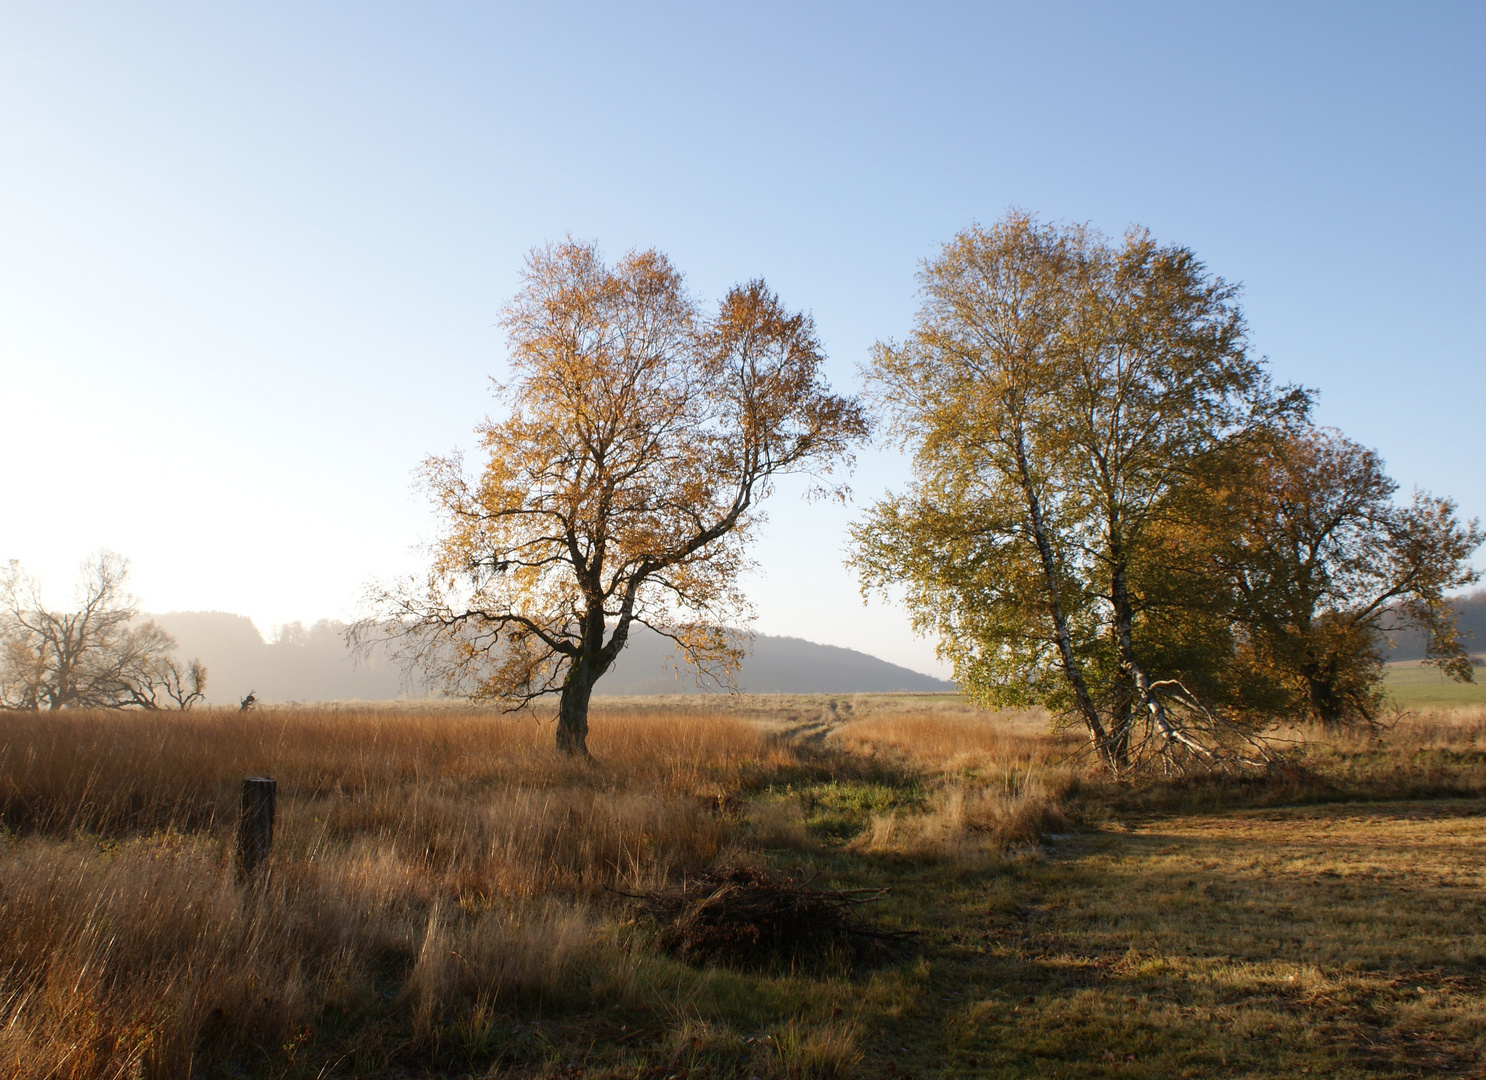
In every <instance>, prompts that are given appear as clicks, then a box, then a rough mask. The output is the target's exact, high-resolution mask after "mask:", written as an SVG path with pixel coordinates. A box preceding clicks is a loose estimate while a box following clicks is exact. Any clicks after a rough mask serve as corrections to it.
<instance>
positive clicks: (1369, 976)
mask: <svg viewBox="0 0 1486 1080" xmlns="http://www.w3.org/2000/svg"><path fill="white" fill-rule="evenodd" d="M1047 720H1048V718H1047V717H1046V716H1042V715H1038V714H1008V715H998V714H988V713H983V712H979V711H977V710H974V709H971V708H969V707H968V706H966V705H965V704H964V702H963V701H961V700H958V699H956V698H953V697H951V696H933V697H930V696H927V695H925V696H915V695H881V696H877V695H835V696H829V695H795V696H780V697H778V698H767V697H757V696H756V697H745V696H741V695H740V696H736V697H718V698H716V699H708V700H703V701H698V700H697V699H680V700H677V701H668V702H665V703H657V702H655V701H653V700H652V701H637V700H630V701H621V700H617V699H616V700H613V701H607V702H603V703H601V706H600V708H599V709H598V710H597V711H596V712H595V715H594V717H593V723H592V733H591V736H590V745H591V747H592V749H593V751H594V754H595V759H594V761H593V762H591V763H586V764H585V763H578V762H573V761H570V760H566V759H563V758H561V757H559V756H557V755H556V754H555V753H554V752H553V750H552V728H551V725H550V723H539V722H538V721H537V720H535V719H533V718H532V717H502V716H500V715H499V714H495V713H491V712H486V711H474V710H468V709H457V708H439V709H423V710H414V711H409V710H406V709H389V708H377V709H314V710H307V709H271V710H266V711H264V712H262V713H259V714H247V715H240V714H237V713H235V712H231V713H229V712H211V713H193V714H190V715H187V716H180V715H141V714H125V715H120V714H82V713H66V714H61V715H56V716H51V715H43V716H35V715H31V716H26V715H18V714H6V715H0V815H3V826H4V828H3V840H0V1075H3V1076H7V1077H8V1076H15V1077H18V1078H33V1077H35V1078H40V1077H48V1078H51V1077H76V1078H83V1077H105V1076H106V1077H129V1076H139V1077H141V1078H144V1077H152V1078H153V1077H158V1078H167V1077H186V1076H215V1075H239V1074H241V1075H248V1076H254V1077H275V1078H277V1077H285V1078H287V1077H299V1076H303V1077H313V1076H321V1075H323V1076H327V1077H328V1076H363V1077H391V1076H394V1075H398V1074H400V1073H401V1074H404V1075H408V1076H421V1075H471V1076H495V1075H502V1076H505V1075H512V1076H557V1075H564V1076H574V1075H576V1074H575V1073H574V1072H573V1071H572V1070H571V1069H569V1064H570V1063H572V1064H573V1067H574V1068H581V1069H582V1070H584V1075H585V1076H588V1077H604V1076H613V1077H626V1078H632V1077H637V1076H645V1075H650V1072H649V1070H652V1069H660V1070H662V1071H661V1072H660V1073H657V1074H655V1075H667V1076H668V1075H676V1076H693V1077H698V1078H700V1077H702V1076H714V1077H723V1076H738V1077H751V1076H759V1077H766V1076H767V1077H822V1078H823V1077H831V1076H840V1077H848V1076H861V1077H870V1076H888V1075H905V1074H906V1075H922V1074H931V1075H965V1076H986V1075H992V1076H1008V1077H1010V1076H1018V1077H1019V1076H1025V1075H1034V1074H1036V1075H1059V1076H1118V1075H1129V1076H1153V1077H1154V1076H1162V1077H1164V1076H1181V1075H1194V1076H1196V1075H1203V1076H1206V1075H1235V1076H1276V1077H1279V1076H1294V1075H1301V1074H1302V1073H1303V1070H1305V1069H1309V1070H1310V1073H1309V1075H1325V1074H1328V1073H1329V1074H1333V1075H1348V1076H1352V1075H1375V1076H1399V1075H1414V1074H1416V1073H1417V1072H1418V1071H1420V1070H1421V1069H1425V1068H1426V1067H1427V1068H1428V1069H1430V1070H1435V1071H1441V1070H1442V1071H1445V1072H1446V1073H1448V1072H1451V1071H1454V1072H1457V1073H1468V1072H1469V1071H1470V1070H1471V1069H1475V1068H1477V1067H1478V1066H1479V1065H1480V1063H1481V1061H1482V1060H1483V1054H1486V1021H1483V1008H1482V1005H1481V1002H1482V1001H1483V1000H1486V994H1483V990H1486V939H1483V934H1486V931H1483V929H1482V927H1483V926H1486V921H1483V916H1486V907H1483V901H1482V900H1481V899H1480V898H1481V897H1482V896H1483V895H1486V892H1483V886H1486V879H1483V871H1482V869H1481V867H1482V866H1483V865H1486V858H1483V857H1482V856H1483V855H1486V825H1483V822H1486V803H1483V801H1482V798H1481V796H1482V794H1483V793H1486V709H1463V710H1462V709H1457V710H1449V711H1433V712H1430V711H1423V710H1416V711H1415V712H1413V713H1410V714H1406V715H1404V716H1402V717H1400V718H1395V719H1394V722H1393V726H1392V727H1391V728H1389V729H1388V730H1386V731H1382V732H1377V733H1357V734H1352V735H1345V736H1340V737H1331V736H1326V735H1324V734H1323V733H1320V732H1317V731H1315V730H1310V729H1295V730H1293V731H1286V732H1281V733H1279V735H1280V737H1281V742H1280V743H1279V744H1278V745H1279V746H1280V747H1281V750H1282V755H1283V759H1284V763H1283V765H1282V766H1281V767H1280V768H1279V769H1277V770H1276V771H1275V772H1273V773H1272V774H1269V775H1265V776H1251V777H1247V778H1235V779H1231V780H1221V781H1220V780H1212V781H1200V782H1190V781H1189V782H1170V783H1164V784H1154V783H1146V784H1143V785H1141V786H1138V787H1131V786H1128V785H1112V784H1111V783H1110V782H1109V781H1107V780H1106V779H1103V778H1101V777H1100V776H1099V775H1098V774H1096V773H1094V772H1092V771H1090V768H1089V765H1088V762H1087V755H1085V754H1084V753H1083V752H1082V748H1081V744H1080V742H1079V740H1077V739H1075V738H1071V737H1065V736H1055V735H1051V734H1049V733H1048V732H1047ZM258 773H265V774H268V775H273V776H275V777H276V778H277V779H278V781H279V785H280V786H279V790H280V807H279V818H278V822H277V829H276V841H275V850H274V856H273V859H272V862H271V866H270V870H269V872H268V874H267V876H266V877H265V878H264V879H263V880H261V881H259V882H258V883H256V884H245V883H243V882H241V881H239V879H238V877H237V875H236V872H235V867H234V864H233V859H232V847H233V827H234V822H235V815H236V807H237V799H238V793H239V784H240V781H241V778H242V777H243V776H244V775H250V774H258ZM1389 800H1392V801H1389ZM736 858H745V859H764V860H768V861H771V862H773V863H774V864H776V865H777V866H779V867H780V868H782V869H785V870H787V871H788V872H789V873H792V874H798V875H804V876H811V875H819V877H818V879H817V880H818V881H820V882H822V883H830V884H832V885H836V886H840V887H865V888H874V889H884V888H885V889H887V890H888V892H887V893H886V895H885V896H884V897H883V898H882V899H881V900H880V901H878V902H877V903H876V904H875V905H874V906H873V909H874V910H875V911H876V913H877V917H878V918H879V919H881V920H882V921H883V923H884V924H885V925H886V926H888V927H889V928H893V929H902V930H911V931H914V932H915V933H916V937H914V938H913V939H912V943H911V944H910V945H908V946H907V947H905V948H904V949H903V950H902V951H901V953H900V954H897V955H894V956H888V957H884V958H882V959H880V960H879V961H878V962H876V963H874V964H865V965H856V966H853V965H851V964H847V963H845V962H844V961H843V962H842V963H839V964H837V963H834V962H830V963H826V964H825V965H824V966H819V965H817V966H815V967H811V968H809V969H808V970H807V969H804V968H796V967H793V966H791V965H789V964H787V963H786V964H782V965H779V966H776V967H774V968H770V969H766V970H762V971H732V970H724V969H700V970H699V969H696V968H693V967H690V966H687V965H685V964H682V963H680V962H678V961H676V960H673V959H671V958H669V957H667V956H664V955H662V954H660V953H659V952H657V950H656V942H655V935H654V934H653V932H652V930H651V929H650V928H649V926H648V924H647V923H646V922H645V921H644V920H643V919H639V918H637V917H636V915H635V911H634V909H633V907H632V906H631V903H630V901H629V900H628V899H627V898H626V895H625V894H627V893H633V892H643V891H647V890H652V889H660V888H664V887H667V885H668V884H670V885H673V884H674V883H676V882H677V881H679V880H680V879H682V878H685V877H688V876H694V875H696V874H698V873H700V872H702V871H704V870H705V869H707V868H708V867H710V866H713V865H715V864H716V863H717V862H718V861H720V860H726V859H736ZM564 1070H567V1071H566V1072H565V1071H564Z"/></svg>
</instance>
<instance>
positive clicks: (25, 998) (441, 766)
mask: <svg viewBox="0 0 1486 1080" xmlns="http://www.w3.org/2000/svg"><path fill="white" fill-rule="evenodd" d="M0 723H3V728H0V730H3V740H0V814H3V822H4V824H5V827H6V830H7V840H6V842H5V844H4V847H3V851H0V972H3V974H0V1075H6V1076H14V1077H18V1078H19V1077H30V1076H36V1077H42V1076H45V1077H92V1076H104V1075H118V1076H128V1075H131V1074H132V1073H134V1072H136V1071H139V1070H143V1072H144V1073H146V1074H149V1075H159V1076H186V1075H191V1074H192V1073H193V1071H195V1070H196V1068H197V1062H198V1059H199V1058H200V1057H201V1055H203V1054H205V1055H207V1057H208V1058H211V1057H213V1056H215V1057H217V1058H220V1057H222V1056H224V1055H232V1054H237V1055H242V1054H249V1055H253V1054H255V1053H257V1054H262V1055H264V1056H266V1058H267V1059H270V1060H272V1059H275V1058H281V1057H283V1056H284V1055H285V1054H289V1055H290V1056H292V1051H294V1049H295V1040H296V1039H298V1038H300V1034H299V1033H300V1032H302V1030H303V1029H304V1028H305V1026H306V1025H307V1024H308V1023H309V1022H310V1020H311V1018H314V1017H318V1016H320V1015H321V1014H322V1013H324V1012H325V1010H326V1009H331V1010H332V1011H334V1010H341V1011H342V1012H344V1013H346V1014H348V1015H349V1014H354V1013H361V1012H364V1011H365V1010H366V1009H367V1007H368V1002H372V1001H374V1000H375V999H376V998H377V997H378V996H379V995H382V994H384V993H386V992H388V990H387V987H389V986H391V987H394V988H395V989H394V991H392V992H394V993H395V995H396V997H397V998H398V1000H399V1001H401V1002H403V1003H405V1004H406V1006H407V1008H408V1009H409V1010H411V1013H412V1015H413V1017H414V1025H413V1026H414V1029H415V1032H414V1034H415V1035H418V1036H431V1035H432V1033H433V1032H434V1031H435V1029H436V1028H437V1027H438V1026H439V1025H440V1024H441V1023H442V1022H443V1020H444V1019H445V1013H446V1012H447V1011H448V1010H450V1009H456V1008H464V1007H466V1006H468V1005H470V1004H471V1003H478V1004H479V1005H480V1006H481V1007H489V1006H490V1005H492V1004H496V1003H504V1002H508V1001H512V1000H522V999H524V998H533V999H541V1000H562V1001H577V1002H582V1001H586V1000H589V999H591V998H592V996H593V994H594V993H595V992H600V994H601V996H602V994H603V993H612V992H614V987H615V986H621V985H622V984H623V981H624V972H625V970H626V968H627V967H628V966H630V964H631V960H630V957H629V956H628V954H627V953H626V952H625V951H624V949H622V948H621V947H620V946H619V945H617V944H616V943H615V941H614V935H613V932H612V927H610V926H608V925H606V924H605V923H604V920H603V919H602V918H601V917H600V916H599V915H598V914H596V913H595V912H594V911H593V910H592V901H593V900H594V898H595V897H599V896H601V895H602V893H603V891H604V890H605V889H606V888H609V887H612V888H619V889H624V890H636V889H647V888H654V887H657V886H659V885H660V884H662V883H664V882H665V881H667V880H668V879H670V878H672V877H674V876H676V875H677V874H680V873H686V872H698V871H700V870H703V869H705V868H706V867H707V866H708V865H709V864H711V863H712V862H713V861H714V860H715V859H716V858H717V857H718V855H719V853H720V852H722V851H723V849H724V847H725V846H726V845H727V844H728V843H730V842H731V841H732V839H733V836H734V834H735V833H736V832H737V831H738V828H739V826H738V825H737V823H736V822H734V821H730V820H729V819H728V818H727V817H725V816H724V815H722V814H721V813H719V805H720V800H721V799H723V798H725V797H726V795H727V794H728V793H729V792H732V791H736V790H737V789H738V788H739V787H740V786H742V785H743V784H746V783H747V782H749V781H750V780H751V779H752V778H753V777H755V776H756V775H757V774H758V773H760V772H761V771H762V770H766V769H769V768H771V767H774V766H776V765H778V764H780V763H781V762H782V761H784V760H786V759H787V757H788V754H787V751H785V750H783V749H781V748H780V747H778V746H777V745H775V744H773V743H771V742H770V741H769V740H768V739H767V738H766V737H765V736H764V734H763V733H762V732H761V731H760V730H759V729H758V728H757V727H756V726H754V725H750V724H747V723H746V722H743V721H741V720H736V719H733V720H728V719H726V718H713V719H712V720H710V721H709V722H707V723H697V722H696V721H695V720H693V719H691V718H687V717H684V716H677V715H675V714H663V713H643V712H642V713H629V714H626V715H623V716H618V717H614V718H609V719H606V720H604V721H603V722H598V723H596V724H595V733H594V737H593V739H592V747H593V750H594V753H595V756H596V760H595V762H594V763H592V764H584V763H577V762H572V761H567V760H564V759H561V758H559V757H557V756H556V755H555V754H554V753H553V752H552V751H551V750H550V749H549V739H550V732H551V729H550V726H541V725H538V724H537V723H536V722H535V721H534V720H531V719H529V718H528V719H513V718H506V717H500V716H496V715H491V714H489V713H478V712H453V711H449V710H439V711H436V712H431V713H424V714H396V713H388V712H385V711H382V710H369V711H357V710H336V711H313V710H305V711H295V712H289V711H273V712H266V713H263V714H260V715H252V714H248V715H240V714H237V713H225V712H213V713H193V714H189V715H184V716H183V715H180V714H170V715H166V714H138V713H104V714H87V713H66V714H63V715H60V716H49V715H41V716H36V715H14V714H12V715H7V716H5V717H4V718H3V722H0ZM260 773H261V774H266V775H272V776H274V777H275V778H277V780H278V782H279V791H280V793H281V796H280V805H279V814H278V820H277V823H276V833H277V841H276V845H275V852H274V855H273V859H272V865H271V868H270V870H269V872H268V876H267V879H266V881H264V882H263V883H261V884H260V885H258V886H256V887H255V886H244V885H242V884H240V883H239V882H238V881H237V879H236V876H235V873H234V866H233V862H232V858H231V835H232V826H233V823H234V820H235V813H236V801H237V797H238V791H239V784H240V781H241V778H242V777H243V776H244V775H251V774H260ZM602 986H608V987H609V989H608V990H606V991H596V990H595V987H602ZM621 996H622V995H621ZM286 1047H287V1048H289V1049H287V1050H286V1049H285V1048H286ZM265 1048H266V1049H265ZM351 1049H352V1051H353V1052H354V1051H355V1050H356V1049H357V1048H356V1047H355V1046H354V1045H353V1046H352V1048H351ZM367 1052H368V1053H372V1054H375V1053H376V1052H377V1051H376V1049H375V1048H368V1049H367Z"/></svg>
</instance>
